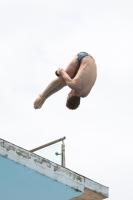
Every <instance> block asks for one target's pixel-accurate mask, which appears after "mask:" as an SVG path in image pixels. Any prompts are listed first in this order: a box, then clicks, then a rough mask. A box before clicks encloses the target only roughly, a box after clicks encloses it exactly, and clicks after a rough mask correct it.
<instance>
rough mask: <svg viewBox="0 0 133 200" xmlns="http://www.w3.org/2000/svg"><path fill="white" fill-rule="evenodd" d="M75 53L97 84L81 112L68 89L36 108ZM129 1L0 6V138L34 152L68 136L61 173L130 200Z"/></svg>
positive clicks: (2, 1)
mask: <svg viewBox="0 0 133 200" xmlns="http://www.w3.org/2000/svg"><path fill="white" fill-rule="evenodd" d="M80 51H86V52H88V53H90V54H91V55H92V56H93V57H94V58H95V60H96V63H97V70H98V77H97V81H96V84H95V85H94V87H93V89H92V91H91V93H90V95H89V96H88V97H87V98H84V99H82V100H81V106H80V107H79V108H78V109H77V110H75V111H70V110H68V109H67V108H66V107H65V102H66V97H67V93H68V92H69V88H67V87H66V88H64V89H63V90H61V91H60V92H58V93H57V94H54V95H53V96H51V97H50V98H49V99H48V100H47V101H46V102H45V104H44V106H43V107H42V109H40V110H34V109H33V102H34V100H35V99H36V98H37V96H38V94H39V93H41V92H42V91H43V90H44V89H45V87H46V86H47V84H49V82H50V81H51V80H52V79H54V78H55V75H54V72H55V70H56V69H57V68H59V67H60V68H65V67H66V66H67V64H68V63H69V62H70V60H71V59H72V58H73V57H74V56H75V55H76V54H77V53H78V52H80ZM132 54H133V1H132V0H126V1H124V0H123V1H121V0H111V1H107V0H101V1H99V0H93V1H90V0H82V1H80V0H56V1H54V0H43V1H42V0H0V76H1V78H0V105H1V106H0V107H1V108H0V138H2V139H5V140H7V141H9V142H12V143H14V144H16V145H18V146H21V147H23V148H25V149H28V150H29V149H32V148H34V147H37V146H40V145H42V144H45V143H48V142H50V141H53V140H56V139H58V138H60V137H63V136H66V140H65V144H66V166H67V168H69V169H71V170H73V171H75V172H77V173H79V174H82V175H84V176H86V177H88V178H90V179H92V180H94V181H96V182H99V183H101V184H103V185H105V186H108V187H109V195H110V197H109V199H110V200H118V199H120V200H125V199H126V200H133V192H132V190H133V55H132Z"/></svg>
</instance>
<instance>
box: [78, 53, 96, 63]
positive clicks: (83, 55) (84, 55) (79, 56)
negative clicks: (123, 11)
mask: <svg viewBox="0 0 133 200" xmlns="http://www.w3.org/2000/svg"><path fill="white" fill-rule="evenodd" d="M77 56H78V61H79V64H80V63H81V61H82V59H83V58H84V57H86V56H90V57H91V58H93V57H92V56H91V55H90V54H88V53H86V52H80V53H78V54H77ZM93 59H94V58H93Z"/></svg>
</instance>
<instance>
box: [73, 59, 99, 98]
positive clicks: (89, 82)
mask: <svg viewBox="0 0 133 200" xmlns="http://www.w3.org/2000/svg"><path fill="white" fill-rule="evenodd" d="M96 77H97V69H96V64H95V61H94V59H93V58H91V57H90V56H86V57H84V58H83V59H82V62H81V64H80V67H79V70H78V72H77V74H76V76H75V78H74V81H75V82H77V84H80V88H81V90H80V96H81V97H86V96H87V95H88V94H89V93H90V91H91V89H92V87H93V85H94V83H95V81H96Z"/></svg>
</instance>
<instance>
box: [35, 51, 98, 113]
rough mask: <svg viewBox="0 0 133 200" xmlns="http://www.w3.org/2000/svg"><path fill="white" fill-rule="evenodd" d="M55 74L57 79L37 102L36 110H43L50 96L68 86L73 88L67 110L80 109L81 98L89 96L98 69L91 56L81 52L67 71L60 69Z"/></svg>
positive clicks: (68, 98) (69, 95) (68, 99)
mask: <svg viewBox="0 0 133 200" xmlns="http://www.w3.org/2000/svg"><path fill="white" fill-rule="evenodd" d="M55 74H56V75H57V78H56V79H54V80H53V81H52V82H51V83H50V84H49V85H48V86H47V87H46V89H45V90H44V92H43V93H41V94H39V96H38V98H37V99H36V100H35V102H34V108H35V109H39V108H41V107H42V105H43V103H44V102H45V100H46V99H47V98H48V97H49V96H51V95H52V94H54V93H55V92H57V91H59V90H61V89H62V88H63V87H64V86H66V85H67V86H68V87H69V88H71V91H70V93H69V94H68V97H67V101H66V106H67V108H69V109H71V110H73V109H76V108H78V106H79V104H80V98H81V97H82V98H84V97H86V96H88V94H89V93H90V91H91V89H92V87H93V85H94V83H95V81H96V77H97V68H96V64H95V60H94V58H93V57H92V56H91V55H89V54H88V53H86V52H80V53H78V54H77V55H76V56H75V57H74V58H73V60H72V61H71V62H70V64H69V65H68V66H67V68H66V70H64V69H60V68H59V69H58V70H57V71H56V72H55Z"/></svg>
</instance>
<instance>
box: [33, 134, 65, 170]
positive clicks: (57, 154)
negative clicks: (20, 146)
mask: <svg viewBox="0 0 133 200" xmlns="http://www.w3.org/2000/svg"><path fill="white" fill-rule="evenodd" d="M65 139H66V137H62V138H59V139H57V140H54V141H52V142H49V143H47V144H44V145H41V146H39V147H36V148H34V149H31V150H30V152H35V151H38V150H41V149H44V148H46V147H48V146H51V145H53V144H56V143H59V142H62V144H61V153H59V152H55V155H56V156H59V155H60V156H61V166H62V167H66V160H65V143H64V140H65Z"/></svg>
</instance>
